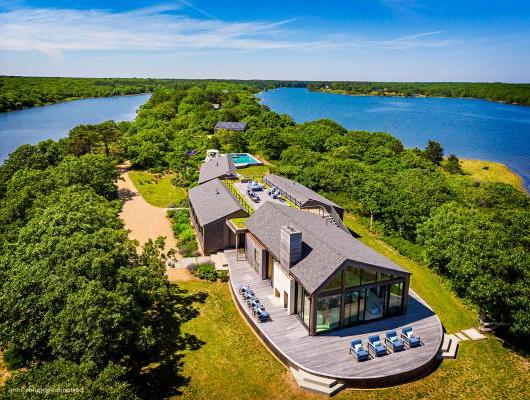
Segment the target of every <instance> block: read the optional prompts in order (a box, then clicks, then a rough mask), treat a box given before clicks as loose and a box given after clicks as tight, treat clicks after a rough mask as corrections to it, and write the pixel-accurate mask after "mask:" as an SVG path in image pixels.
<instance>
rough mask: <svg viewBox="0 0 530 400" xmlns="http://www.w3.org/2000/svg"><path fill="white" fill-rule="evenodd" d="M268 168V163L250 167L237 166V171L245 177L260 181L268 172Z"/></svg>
mask: <svg viewBox="0 0 530 400" xmlns="http://www.w3.org/2000/svg"><path fill="white" fill-rule="evenodd" d="M269 170H270V166H269V165H254V166H252V167H246V168H239V169H238V170H237V172H238V173H240V174H241V175H243V176H244V177H245V178H248V179H253V180H260V181H261V180H262V179H263V177H264V176H265V175H267V174H268V173H269Z"/></svg>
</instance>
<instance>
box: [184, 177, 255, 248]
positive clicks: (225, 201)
mask: <svg viewBox="0 0 530 400" xmlns="http://www.w3.org/2000/svg"><path fill="white" fill-rule="evenodd" d="M189 202H190V214H191V220H192V222H193V225H194V227H195V231H196V232H197V238H198V239H199V242H200V245H201V248H202V250H203V252H204V254H211V253H215V252H217V251H219V250H224V249H227V248H232V247H235V245H236V236H235V234H234V233H232V231H231V230H230V229H229V227H228V226H227V224H226V221H227V220H229V219H231V218H241V217H248V213H247V212H246V211H245V210H244V209H243V208H242V207H241V204H239V202H237V201H236V199H235V198H234V197H233V196H232V194H231V193H230V191H229V190H228V189H227V188H226V186H225V185H223V184H222V182H221V181H220V180H219V179H217V178H214V179H212V180H209V181H207V182H205V183H203V184H201V185H199V186H196V187H194V188H192V189H190V191H189Z"/></svg>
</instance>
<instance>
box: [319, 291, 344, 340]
mask: <svg viewBox="0 0 530 400" xmlns="http://www.w3.org/2000/svg"><path fill="white" fill-rule="evenodd" d="M341 297H342V295H341V294H335V295H331V296H323V297H322V296H321V297H319V298H318V300H317V324H316V325H317V333H318V332H326V331H330V330H332V329H336V328H338V327H339V325H340V311H341V308H340V299H341Z"/></svg>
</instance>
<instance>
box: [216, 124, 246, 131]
mask: <svg viewBox="0 0 530 400" xmlns="http://www.w3.org/2000/svg"><path fill="white" fill-rule="evenodd" d="M220 129H223V130H225V131H237V132H243V131H244V130H245V129H247V123H246V122H226V121H221V122H218V123H217V124H215V126H214V128H213V131H214V132H217V131H218V130H220Z"/></svg>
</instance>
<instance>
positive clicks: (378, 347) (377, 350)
mask: <svg viewBox="0 0 530 400" xmlns="http://www.w3.org/2000/svg"><path fill="white" fill-rule="evenodd" d="M368 353H370V354H371V355H372V356H373V357H381V356H384V355H386V348H385V346H383V344H382V343H381V339H379V335H374V336H370V337H369V338H368Z"/></svg>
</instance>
